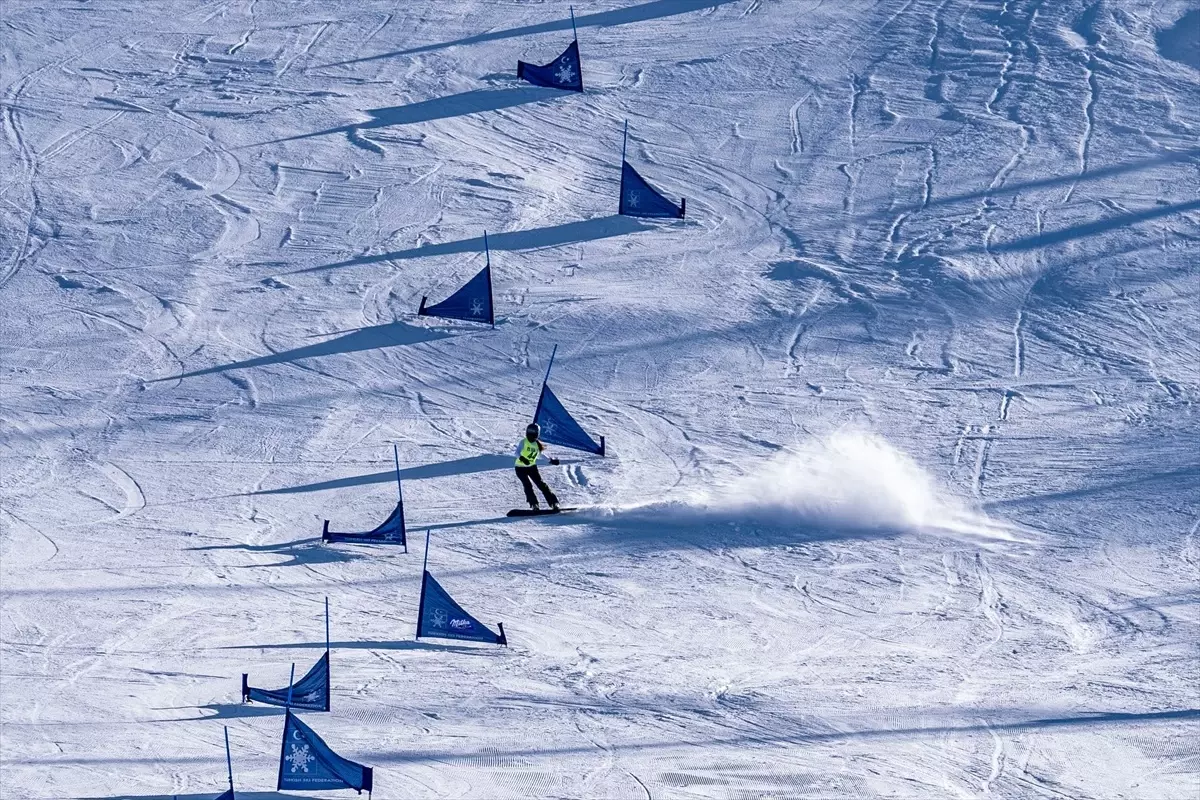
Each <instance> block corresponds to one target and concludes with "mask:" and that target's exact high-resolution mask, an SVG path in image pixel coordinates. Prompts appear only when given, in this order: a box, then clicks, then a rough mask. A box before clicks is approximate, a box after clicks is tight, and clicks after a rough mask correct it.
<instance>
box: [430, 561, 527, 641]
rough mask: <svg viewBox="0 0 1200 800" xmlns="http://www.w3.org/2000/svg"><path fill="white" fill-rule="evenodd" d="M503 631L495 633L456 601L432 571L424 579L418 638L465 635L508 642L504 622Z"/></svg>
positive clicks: (464, 637) (468, 639) (448, 637)
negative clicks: (434, 576) (435, 578)
mask: <svg viewBox="0 0 1200 800" xmlns="http://www.w3.org/2000/svg"><path fill="white" fill-rule="evenodd" d="M499 627H500V633H498V634H497V633H492V631H491V630H489V629H488V628H487V626H485V625H484V624H483V623H482V622H480V621H479V620H477V619H475V618H474V617H472V616H471V615H470V614H468V613H467V612H466V611H464V610H463V607H462V606H460V605H459V604H458V603H456V602H454V598H453V597H451V596H450V595H449V594H448V593H447V592H446V590H445V589H443V588H442V586H441V584H439V583H438V582H437V581H436V580H434V578H433V576H432V575H430V574H429V572H428V571H426V572H425V575H424V579H423V580H422V581H421V603H420V608H419V609H418V611H417V638H418V639H420V638H421V637H422V636H424V637H427V638H432V639H463V640H465V641H468V642H488V643H489V644H508V639H507V638H506V637H505V636H504V625H503V624H501V625H500V626H499Z"/></svg>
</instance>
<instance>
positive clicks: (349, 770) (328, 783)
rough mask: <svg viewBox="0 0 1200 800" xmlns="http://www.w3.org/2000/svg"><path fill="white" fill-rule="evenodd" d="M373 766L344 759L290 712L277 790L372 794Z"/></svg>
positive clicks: (285, 722)
mask: <svg viewBox="0 0 1200 800" xmlns="http://www.w3.org/2000/svg"><path fill="white" fill-rule="evenodd" d="M373 777H374V775H373V771H372V769H371V768H370V767H364V766H363V765H362V764H356V763H354V762H353V761H350V760H349V759H345V758H342V757H341V756H339V755H338V754H337V753H335V752H333V751H332V750H330V749H329V745H327V744H325V742H323V741H321V737H320V736H317V734H315V733H313V730H312V728H310V727H308V726H307V725H305V724H304V723H303V722H301V721H300V720H299V718H297V717H296V716H294V715H293V714H292V712H291V711H290V710H289V711H288V712H287V716H286V717H285V719H284V723H283V746H282V747H281V749H280V752H279V783H278V785H277V786H276V787H275V788H277V789H357V790H358V791H360V792H361V791H363V790H364V789H365V790H366V791H368V792H369V791H371V784H372V779H373Z"/></svg>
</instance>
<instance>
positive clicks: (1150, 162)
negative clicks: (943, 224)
mask: <svg viewBox="0 0 1200 800" xmlns="http://www.w3.org/2000/svg"><path fill="white" fill-rule="evenodd" d="M1198 158H1200V148H1191V149H1188V150H1173V151H1169V152H1166V153H1164V154H1162V155H1160V156H1156V157H1154V158H1146V159H1142V160H1140V161H1129V162H1126V163H1123V164H1113V165H1112V166H1110V167H1101V168H1100V169H1094V170H1089V171H1088V172H1084V173H1083V174H1078V173H1071V174H1070V175H1055V176H1053V177H1049V178H1037V179H1035V180H1031V181H1023V182H1019V183H1010V184H1005V185H1004V186H999V187H996V188H995V189H985V190H983V191H978V192H967V193H964V194H954V195H950V196H948V197H938V198H934V199H932V200H930V201H929V202H928V203H926V204H924V205H910V206H905V207H903V208H898V209H889V210H888V211H887V212H885V213H882V214H880V215H879V216H880V217H887V218H889V219H890V218H892V217H894V216H895V215H896V214H897V213H905V214H912V213H917V212H920V211H925V210H927V209H931V208H936V207H938V206H949V205H954V204H955V203H969V202H974V201H977V200H985V199H991V198H996V197H1007V196H1011V195H1017V194H1021V193H1022V192H1028V191H1031V190H1034V189H1050V188H1053V187H1055V186H1068V185H1071V184H1075V183H1087V182H1089V181H1096V180H1100V179H1102V178H1112V177H1116V176H1118V175H1126V174H1129V173H1132V172H1141V171H1142V170H1147V169H1153V168H1154V167H1159V166H1165V165H1167V164H1174V163H1176V162H1180V161H1184V162H1186V161H1195V160H1196V159H1198Z"/></svg>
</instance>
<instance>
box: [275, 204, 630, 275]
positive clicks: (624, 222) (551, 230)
mask: <svg viewBox="0 0 1200 800" xmlns="http://www.w3.org/2000/svg"><path fill="white" fill-rule="evenodd" d="M652 227H653V226H651V225H645V224H643V223H641V222H639V221H638V220H635V219H633V218H631V217H624V216H621V215H619V214H612V215H610V216H607V217H599V218H597V219H586V220H577V221H575V222H564V223H562V224H560V225H548V226H546V227H544V228H533V229H531V230H525V231H508V232H507V233H493V234H488V246H489V247H490V248H491V249H492V250H540V249H543V248H547V247H561V246H563V245H568V244H579V243H580V242H592V241H596V240H598V239H609V238H612V237H614V236H624V235H626V234H630V233H637V232H639V231H644V230H650V229H651V228H652ZM482 252H483V237H482V236H473V237H471V238H469V239H459V240H458V241H454V242H444V243H442V244H429V245H425V246H423V247H413V248H411V249H408V250H396V251H393V252H391V253H377V254H375V255H369V256H359V257H357V258H351V259H347V260H346V261H338V262H335V263H333V264H324V265H322V266H318V267H307V268H305V269H299V270H295V271H294V272H290V273H288V274H289V275H296V274H300V273H304V272H321V271H323V270H328V269H340V268H342V267H354V266H359V265H362V264H377V263H379V262H381V261H406V260H408V259H413V258H428V257H429V256H449V255H458V254H461V253H482Z"/></svg>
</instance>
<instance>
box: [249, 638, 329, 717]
mask: <svg viewBox="0 0 1200 800" xmlns="http://www.w3.org/2000/svg"><path fill="white" fill-rule="evenodd" d="M247 680H248V676H246V675H242V701H243V702H245V701H246V700H254V701H256V702H259V703H266V704H268V705H272V706H286V705H287V704H288V694H289V691H290V694H291V698H292V702H291V705H292V707H293V708H303V709H306V710H308V711H328V710H329V651H328V650H326V651H325V654H324V655H323V656H321V657H320V658H319V659H317V663H316V664H313V668H312V669H310V670H309V671H308V673H307V674H306V675H305V676H304V677H303V678H301V679H300V680H298V681H296V683H295V685H294V686H291V687H290V689H289V687H284V688H283V689H255V688H254V687H252V686H250V685H249V684H248V683H247Z"/></svg>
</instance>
